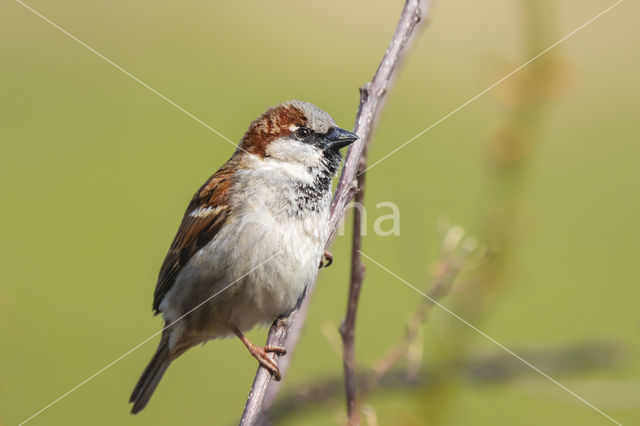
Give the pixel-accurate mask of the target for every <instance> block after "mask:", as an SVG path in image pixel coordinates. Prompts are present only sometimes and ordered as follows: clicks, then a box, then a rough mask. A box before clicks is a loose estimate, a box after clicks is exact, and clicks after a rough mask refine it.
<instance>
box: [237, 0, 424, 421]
mask: <svg viewBox="0 0 640 426" xmlns="http://www.w3.org/2000/svg"><path fill="white" fill-rule="evenodd" d="M429 4H430V1H429V0H406V3H405V5H404V8H403V10H402V14H401V16H400V20H399V22H398V25H397V27H396V30H395V32H394V34H393V37H392V39H391V41H390V43H389V45H388V47H387V50H386V52H385V54H384V56H383V58H382V61H381V62H380V65H379V67H378V70H377V71H376V73H375V75H374V77H373V80H371V82H369V83H367V84H366V85H365V87H364V88H363V89H361V90H360V105H359V108H358V113H357V115H356V120H355V126H354V132H355V133H356V134H357V135H358V136H359V137H360V139H359V140H357V141H356V142H354V143H353V144H352V145H351V147H350V148H349V151H348V153H347V157H346V159H345V163H344V167H343V169H342V174H341V175H340V180H339V182H338V186H337V189H336V194H335V196H334V198H333V202H332V204H331V214H330V218H329V230H330V235H329V238H328V239H327V244H326V247H327V248H328V247H330V246H331V243H332V242H333V239H334V237H335V235H336V230H337V228H338V224H339V223H340V221H342V219H343V217H344V214H345V210H346V208H347V204H348V203H349V202H350V201H351V199H352V198H353V196H354V195H355V191H356V188H357V186H356V179H355V178H356V173H357V169H358V165H359V163H360V158H361V157H362V153H363V151H364V149H365V146H366V144H367V143H368V142H369V139H370V137H371V133H372V130H373V126H374V124H375V121H376V118H377V117H378V115H379V114H380V110H381V109H382V106H383V103H384V97H385V96H384V95H385V94H386V92H387V90H388V88H389V87H390V85H391V82H392V79H393V77H394V75H395V70H396V68H397V65H398V64H399V62H400V60H401V59H402V57H403V56H404V55H405V54H406V51H407V49H406V48H407V46H408V45H409V42H410V40H411V39H412V37H413V35H414V34H415V32H416V29H417V28H418V23H419V22H420V21H421V20H422V19H423V16H424V15H426V13H427V10H428V7H429ZM313 284H314V283H311V284H310V286H309V291H308V294H307V295H306V297H305V300H304V301H303V303H302V305H301V307H300V308H298V309H297V310H294V312H293V313H292V315H293V317H295V318H296V320H295V321H294V320H293V317H290V318H289V320H288V321H276V322H274V324H273V325H272V326H271V330H270V331H269V337H268V338H267V344H268V345H275V346H283V347H285V348H286V349H287V351H288V354H289V355H288V356H287V357H285V358H284V360H285V362H283V363H280V365H279V368H280V372H281V374H284V373H285V370H286V369H287V367H288V363H289V359H290V358H291V354H292V352H293V349H294V348H295V346H296V344H297V342H298V340H299V338H300V334H301V332H302V326H303V324H304V319H305V317H306V312H307V306H308V304H309V294H310V293H311V290H312V289H313ZM289 334H290V336H291V337H290V338H287V337H288V335H289ZM271 357H272V358H273V359H274V360H275V361H277V360H278V358H279V357H278V356H277V354H271ZM270 383H271V384H272V381H271V375H270V374H269V372H268V371H267V370H266V369H264V368H262V367H258V372H257V373H256V376H255V378H254V380H253V385H252V387H251V391H250V393H249V397H248V399H247V403H246V405H245V408H244V412H243V414H242V419H241V421H240V424H242V425H254V424H256V423H257V421H258V419H259V417H260V413H261V412H262V409H263V406H264V403H265V398H266V402H267V404H269V403H271V402H272V401H273V400H274V399H275V395H276V393H277V391H278V389H279V387H274V386H269V384H270ZM268 388H270V390H268ZM267 393H269V395H268V397H267Z"/></svg>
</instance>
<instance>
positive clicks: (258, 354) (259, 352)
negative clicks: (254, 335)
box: [233, 328, 287, 381]
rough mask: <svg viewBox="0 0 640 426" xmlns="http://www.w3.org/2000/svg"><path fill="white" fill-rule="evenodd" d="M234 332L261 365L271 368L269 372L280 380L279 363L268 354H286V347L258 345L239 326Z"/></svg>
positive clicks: (275, 378)
mask: <svg viewBox="0 0 640 426" xmlns="http://www.w3.org/2000/svg"><path fill="white" fill-rule="evenodd" d="M233 332H234V333H235V334H236V336H238V338H239V339H240V340H242V343H244V345H245V346H246V347H247V349H249V353H250V354H251V355H253V357H254V358H255V359H257V360H258V362H259V363H260V365H261V366H263V367H264V368H266V369H267V370H269V372H270V373H271V375H272V376H273V379H274V380H276V381H279V380H280V369H278V364H276V362H275V361H274V360H272V359H271V358H269V356H268V355H267V354H268V353H269V352H274V353H277V354H279V355H285V354H286V353H287V351H286V349H285V348H281V347H278V346H270V345H267V346H265V347H262V346H258V345H256V344H254V343H251V341H249V339H247V338H246V337H245V335H244V334H242V332H241V331H240V330H238V329H237V328H234V329H233Z"/></svg>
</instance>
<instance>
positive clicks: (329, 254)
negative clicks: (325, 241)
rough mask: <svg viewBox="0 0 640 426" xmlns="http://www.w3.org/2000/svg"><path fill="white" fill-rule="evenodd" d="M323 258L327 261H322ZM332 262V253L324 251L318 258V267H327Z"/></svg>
mask: <svg viewBox="0 0 640 426" xmlns="http://www.w3.org/2000/svg"><path fill="white" fill-rule="evenodd" d="M325 260H326V261H327V263H324V261H325ZM332 263H333V255H332V254H331V253H329V252H328V251H325V252H324V253H323V254H322V258H321V259H320V267H319V268H318V269H320V268H322V267H323V266H324V267H325V268H328V267H329V266H331V264H332Z"/></svg>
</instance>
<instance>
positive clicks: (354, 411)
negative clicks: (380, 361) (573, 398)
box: [340, 145, 367, 426]
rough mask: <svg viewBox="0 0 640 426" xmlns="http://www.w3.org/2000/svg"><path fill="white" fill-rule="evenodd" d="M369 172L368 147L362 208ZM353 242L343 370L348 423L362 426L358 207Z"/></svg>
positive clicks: (361, 169)
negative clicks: (358, 395)
mask: <svg viewBox="0 0 640 426" xmlns="http://www.w3.org/2000/svg"><path fill="white" fill-rule="evenodd" d="M366 169H367V146H366V145H365V147H364V151H363V152H362V155H361V156H360V163H359V165H358V193H357V194H356V204H357V205H358V206H360V205H362V203H363V201H364V184H365V176H366V174H365V170H366ZM352 232H353V240H352V241H353V242H352V244H351V283H350V284H349V299H348V301H347V313H346V316H345V318H344V321H343V322H342V325H341V327H340V335H341V336H342V345H343V346H344V350H343V351H342V354H343V361H342V363H343V368H344V388H345V394H346V398H347V417H348V419H349V421H348V424H349V425H350V426H355V425H358V424H360V414H359V411H358V408H357V404H356V372H355V366H356V354H355V342H354V341H355V330H356V314H357V312H358V301H359V299H360V289H361V288H362V280H363V279H364V271H365V267H364V265H363V264H362V256H361V255H360V249H361V248H362V213H361V211H360V208H359V207H357V208H356V209H355V210H354V211H353V231H352Z"/></svg>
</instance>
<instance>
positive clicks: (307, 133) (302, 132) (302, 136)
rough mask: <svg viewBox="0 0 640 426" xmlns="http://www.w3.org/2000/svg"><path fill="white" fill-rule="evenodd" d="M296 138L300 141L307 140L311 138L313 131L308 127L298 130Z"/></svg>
mask: <svg viewBox="0 0 640 426" xmlns="http://www.w3.org/2000/svg"><path fill="white" fill-rule="evenodd" d="M296 136H297V137H298V139H306V138H308V137H309V136H311V130H309V129H307V128H306V127H300V128H299V129H298V130H296Z"/></svg>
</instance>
